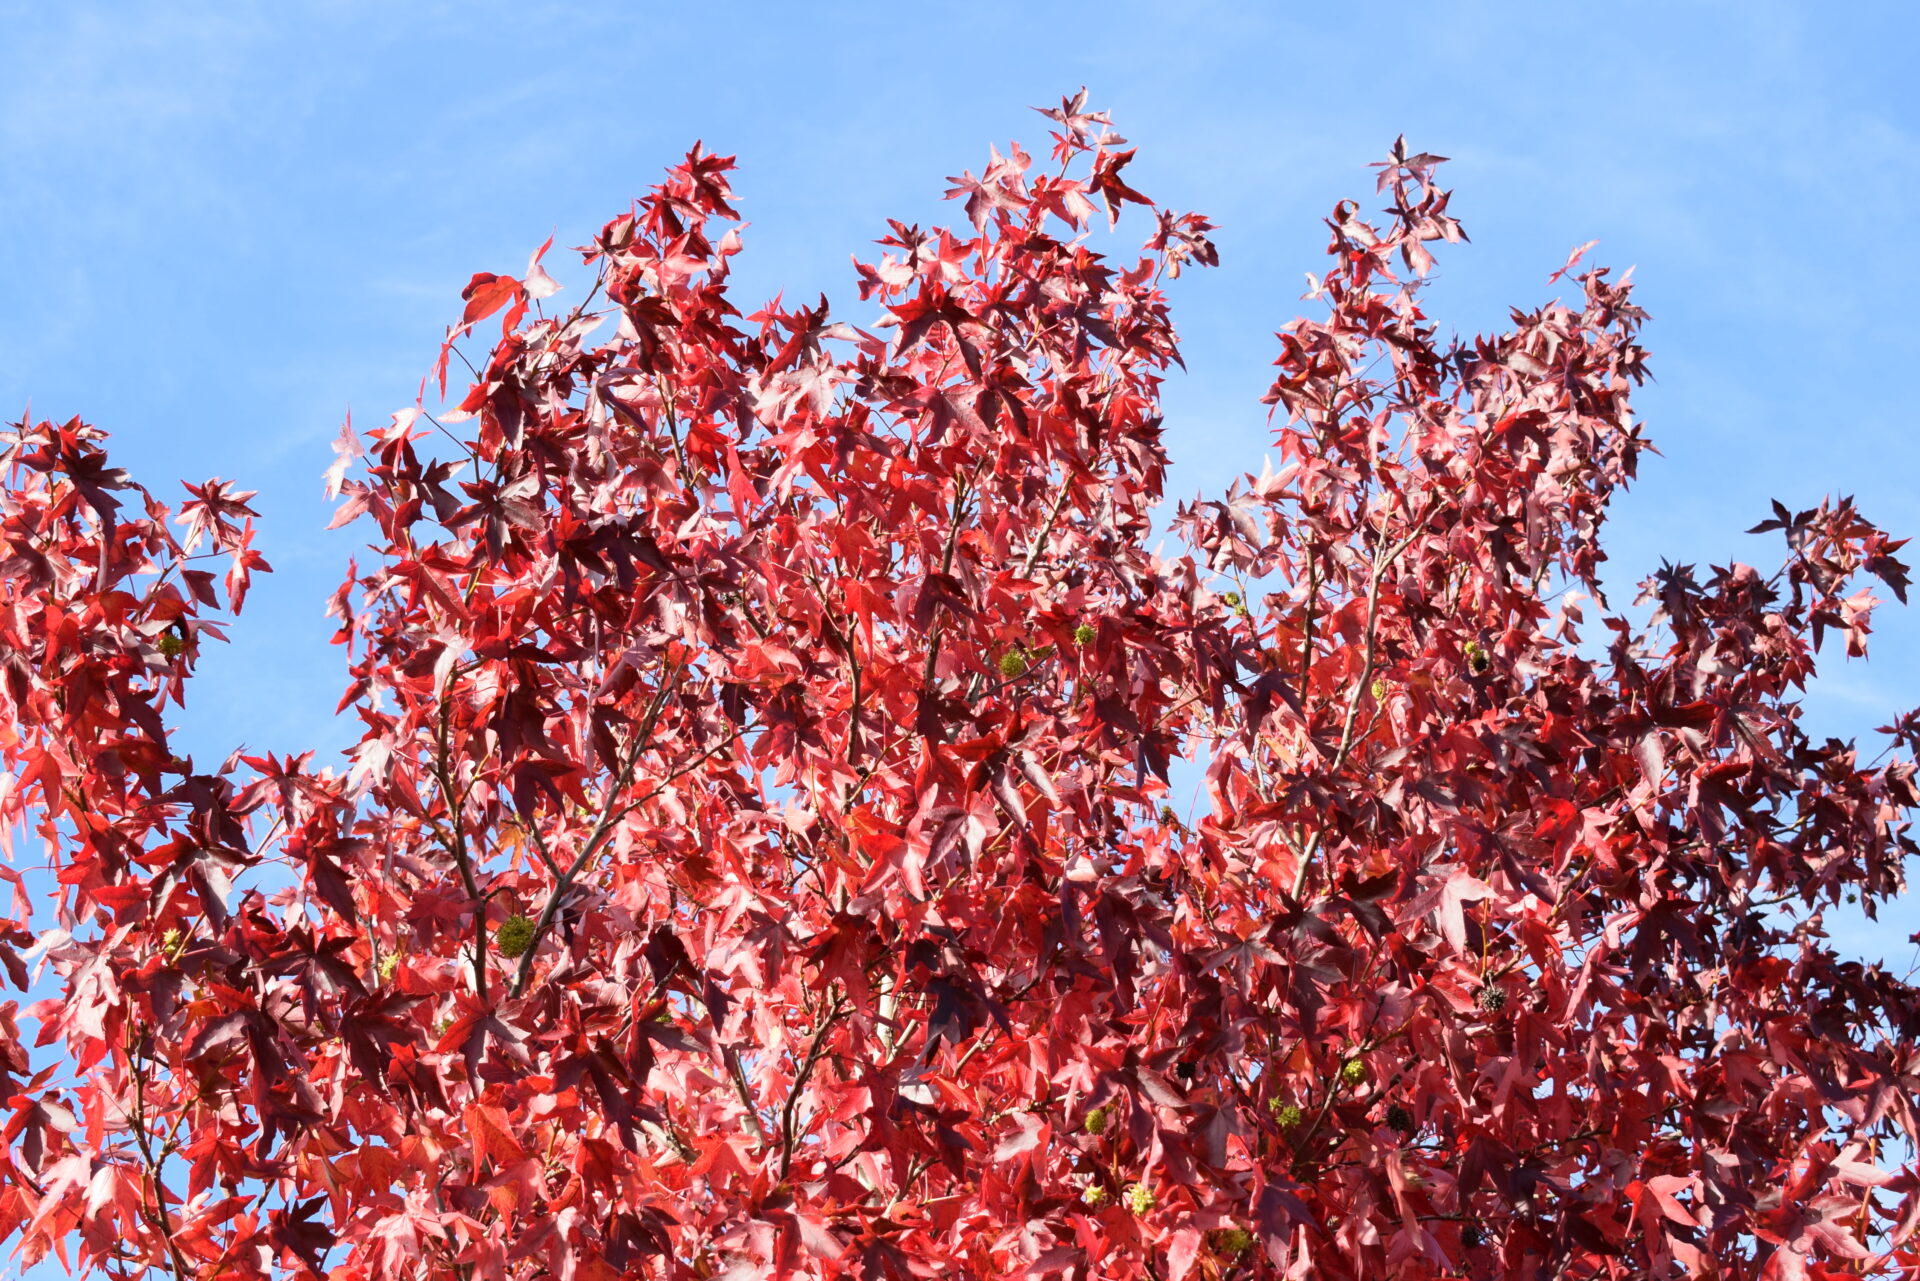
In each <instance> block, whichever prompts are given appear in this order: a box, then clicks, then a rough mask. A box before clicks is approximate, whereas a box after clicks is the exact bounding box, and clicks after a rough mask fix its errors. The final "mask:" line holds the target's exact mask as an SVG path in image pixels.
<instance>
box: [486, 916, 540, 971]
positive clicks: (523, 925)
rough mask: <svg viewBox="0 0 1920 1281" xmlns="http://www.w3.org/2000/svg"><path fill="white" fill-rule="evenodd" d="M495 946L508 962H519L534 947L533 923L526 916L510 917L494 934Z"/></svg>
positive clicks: (501, 923)
mask: <svg viewBox="0 0 1920 1281" xmlns="http://www.w3.org/2000/svg"><path fill="white" fill-rule="evenodd" d="M493 945H494V946H495V947H497V948H499V949H500V955H502V956H504V957H506V958H507V959H508V960H510V961H517V960H519V959H520V958H521V957H523V956H525V955H526V954H527V949H528V948H530V947H532V946H533V921H532V920H530V919H529V918H527V917H524V916H509V917H508V918H507V919H506V920H504V921H502V922H500V928H499V929H497V930H495V931H494V932H493Z"/></svg>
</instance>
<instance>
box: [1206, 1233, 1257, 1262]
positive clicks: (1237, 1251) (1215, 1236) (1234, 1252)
mask: <svg viewBox="0 0 1920 1281" xmlns="http://www.w3.org/2000/svg"><path fill="white" fill-rule="evenodd" d="M1207 1244H1208V1245H1210V1246H1212V1247H1213V1252H1214V1253H1215V1254H1218V1255H1220V1256H1222V1257H1223V1258H1228V1259H1239V1258H1244V1257H1245V1256H1246V1254H1247V1252H1248V1251H1250V1250H1252V1249H1253V1233H1251V1232H1249V1231H1247V1230H1246V1229H1245V1228H1215V1229H1214V1230H1213V1231H1211V1232H1209V1233H1207Z"/></svg>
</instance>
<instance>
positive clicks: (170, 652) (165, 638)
mask: <svg viewBox="0 0 1920 1281" xmlns="http://www.w3.org/2000/svg"><path fill="white" fill-rule="evenodd" d="M154 646H155V648H157V649H158V650H159V651H160V652H161V653H162V654H165V655H166V656H167V657H168V658H178V657H180V651H181V650H183V649H185V648H186V647H187V646H186V642H185V641H182V640H181V639H180V638H179V637H178V636H175V635H174V634H173V633H172V632H164V633H162V634H161V636H160V639H159V640H157V641H155V642H154Z"/></svg>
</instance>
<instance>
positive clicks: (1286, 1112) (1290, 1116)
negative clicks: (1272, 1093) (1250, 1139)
mask: <svg viewBox="0 0 1920 1281" xmlns="http://www.w3.org/2000/svg"><path fill="white" fill-rule="evenodd" d="M1267 1111H1269V1112H1271V1113H1273V1119H1274V1120H1275V1121H1277V1122H1279V1124H1280V1128H1281V1129H1282V1130H1287V1131H1293V1130H1297V1129H1299V1128H1300V1122H1301V1121H1303V1120H1305V1119H1306V1115H1305V1114H1304V1113H1303V1112H1301V1111H1300V1105H1299V1104H1297V1103H1282V1102H1281V1101H1280V1100H1279V1099H1269V1100H1268V1101H1267Z"/></svg>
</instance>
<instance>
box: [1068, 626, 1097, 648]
mask: <svg viewBox="0 0 1920 1281" xmlns="http://www.w3.org/2000/svg"><path fill="white" fill-rule="evenodd" d="M1099 634H1100V633H1099V632H1097V631H1095V630H1094V627H1093V624H1092V623H1082V624H1080V626H1078V627H1076V628H1074V629H1073V643H1074V644H1076V645H1091V644H1093V641H1094V637H1096V636H1098V635H1099Z"/></svg>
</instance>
